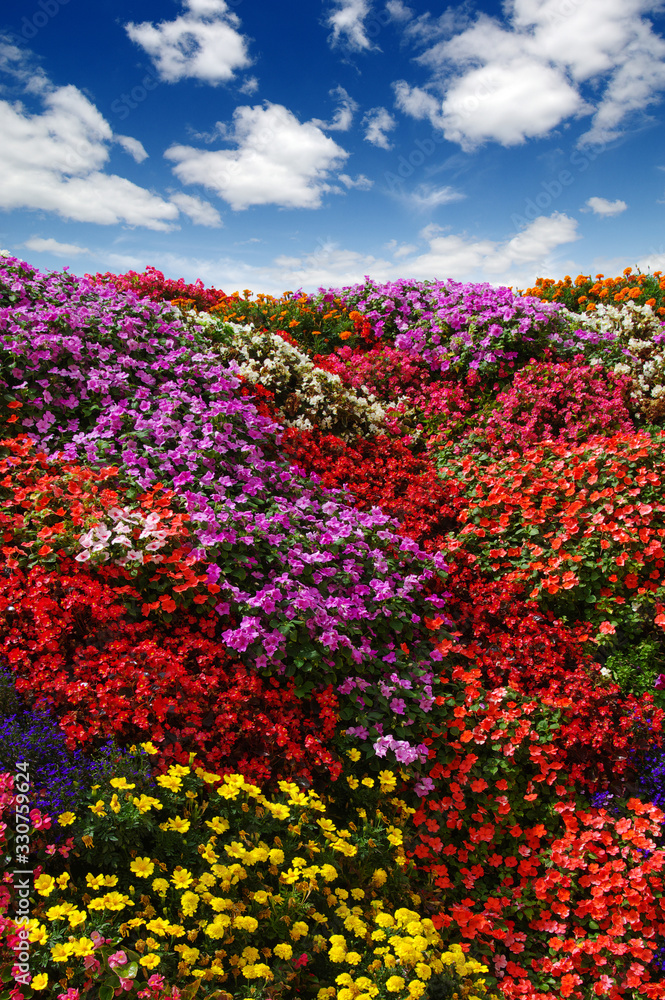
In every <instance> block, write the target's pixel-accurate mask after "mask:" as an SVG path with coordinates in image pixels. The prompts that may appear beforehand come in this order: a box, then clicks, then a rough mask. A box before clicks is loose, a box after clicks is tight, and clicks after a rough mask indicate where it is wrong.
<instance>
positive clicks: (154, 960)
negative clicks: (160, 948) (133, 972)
mask: <svg viewBox="0 0 665 1000" xmlns="http://www.w3.org/2000/svg"><path fill="white" fill-rule="evenodd" d="M160 962H161V958H160V957H159V955H153V954H150V955H144V956H143V958H140V959H139V965H142V966H143V967H144V969H155V968H156V967H157V966H158V965H159V963H160Z"/></svg>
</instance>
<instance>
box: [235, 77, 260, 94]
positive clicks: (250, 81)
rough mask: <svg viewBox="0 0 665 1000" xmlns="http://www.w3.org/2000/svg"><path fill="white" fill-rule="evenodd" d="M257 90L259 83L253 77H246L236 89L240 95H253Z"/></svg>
mask: <svg viewBox="0 0 665 1000" xmlns="http://www.w3.org/2000/svg"><path fill="white" fill-rule="evenodd" d="M258 89H259V81H258V79H257V78H256V77H255V76H248V77H247V79H246V80H243V82H242V83H241V84H240V86H239V87H238V90H239V91H240V93H241V94H247V95H249V94H255V93H256V91H257V90H258Z"/></svg>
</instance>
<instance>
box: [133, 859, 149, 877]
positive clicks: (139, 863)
mask: <svg viewBox="0 0 665 1000" xmlns="http://www.w3.org/2000/svg"><path fill="white" fill-rule="evenodd" d="M129 870H130V871H131V873H132V875H138V876H139V878H146V877H147V876H148V875H152V873H153V872H154V870H155V866H154V864H153V863H152V861H151V860H150V858H135V859H134V861H132V863H131V864H130V866H129Z"/></svg>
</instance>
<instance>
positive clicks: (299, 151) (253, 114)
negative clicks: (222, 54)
mask: <svg viewBox="0 0 665 1000" xmlns="http://www.w3.org/2000/svg"><path fill="white" fill-rule="evenodd" d="M221 134H223V135H224V137H225V138H226V139H227V141H228V142H230V143H233V144H234V145H235V148H234V149H219V150H201V149H195V148H193V147H192V146H182V145H175V146H171V147H170V149H168V150H167V151H166V153H165V156H166V157H167V158H168V159H169V160H172V161H173V162H174V164H175V166H174V167H173V172H174V173H175V175H176V176H177V177H178V179H179V180H180V181H182V183H183V184H201V185H203V186H204V187H206V188H208V189H209V190H211V191H214V192H215V193H216V194H217V195H219V197H220V198H223V199H224V200H225V201H227V202H228V203H229V205H231V207H232V208H234V209H236V210H239V209H244V208H249V206H250V205H280V206H282V207H284V208H318V207H319V206H320V205H321V198H322V195H323V194H324V193H326V192H328V191H332V190H335V188H334V186H333V185H332V184H331V171H333V170H335V169H337V168H338V167H340V166H341V165H342V163H343V162H344V161H345V160H346V159H347V157H348V155H349V154H348V153H347V152H346V150H344V149H342V147H341V146H338V145H337V143H336V142H334V141H333V140H332V139H330V138H329V137H328V136H326V135H324V134H323V132H322V131H321V129H320V128H319V126H318V125H316V124H314V123H313V122H299V121H298V119H297V118H296V117H295V115H294V114H293V113H292V112H291V111H289V110H288V109H287V108H285V107H283V106H282V105H279V104H269V103H266V104H265V105H264V106H256V107H239V108H236V110H235V112H234V114H233V124H232V126H231V127H227V128H226V129H224V130H221Z"/></svg>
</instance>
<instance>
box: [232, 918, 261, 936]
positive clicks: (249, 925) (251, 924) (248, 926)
mask: <svg viewBox="0 0 665 1000" xmlns="http://www.w3.org/2000/svg"><path fill="white" fill-rule="evenodd" d="M233 926H234V927H237V929H238V930H241V931H249V932H250V934H251V933H253V931H255V930H256V928H257V927H258V926H259V922H258V920H257V919H256V917H244V916H238V917H236V918H235V920H234V921H233Z"/></svg>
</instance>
